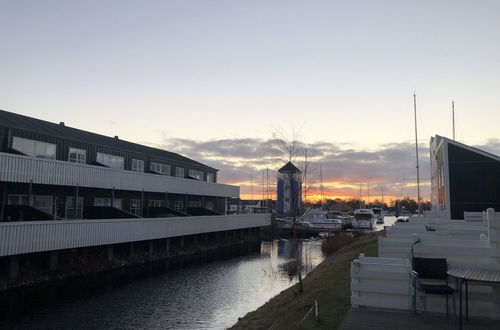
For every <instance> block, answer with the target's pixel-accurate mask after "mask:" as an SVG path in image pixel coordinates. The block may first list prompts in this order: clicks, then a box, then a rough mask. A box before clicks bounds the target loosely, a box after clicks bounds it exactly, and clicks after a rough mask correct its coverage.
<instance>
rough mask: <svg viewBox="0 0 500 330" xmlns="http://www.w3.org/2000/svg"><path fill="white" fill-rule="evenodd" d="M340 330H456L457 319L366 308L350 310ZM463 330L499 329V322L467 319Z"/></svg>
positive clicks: (454, 317)
mask: <svg viewBox="0 0 500 330" xmlns="http://www.w3.org/2000/svg"><path fill="white" fill-rule="evenodd" d="M339 329H340V330H364V329H376V330H399V329H401V330H420V329H429V330H433V329H436V330H448V329H450V330H456V329H458V317H456V316H452V315H451V313H450V316H449V318H446V316H443V315H440V314H439V315H436V314H430V313H427V314H421V315H415V314H413V313H409V312H400V311H387V310H373V309H366V308H351V310H350V311H349V313H348V314H347V316H346V318H345V319H344V321H342V324H341V325H340V327H339ZM463 329H464V330H472V329H474V330H483V329H485V330H492V329H500V321H498V320H497V321H495V320H484V319H482V320H478V319H469V321H465V320H464V323H463Z"/></svg>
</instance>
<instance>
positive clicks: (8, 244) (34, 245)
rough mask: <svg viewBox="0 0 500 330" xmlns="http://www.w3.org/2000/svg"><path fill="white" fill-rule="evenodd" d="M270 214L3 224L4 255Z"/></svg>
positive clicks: (222, 227) (0, 243) (236, 223)
mask: <svg viewBox="0 0 500 330" xmlns="http://www.w3.org/2000/svg"><path fill="white" fill-rule="evenodd" d="M270 224H271V215H270V214H249V215H221V216H205V217H180V218H141V219H102V220H64V221H58V220H54V221H26V222H7V223H0V257H1V256H10V255H18V254H25V253H34V252H44V251H54V250H62V249H74V248H81V247H89V246H100V245H108V244H117V243H126V242H136V241H144V240H153V239H160V238H169V237H178V236H185V235H194V234H201V233H211V232H218V231H227V230H235V229H244V228H255V227H263V226H269V225H270Z"/></svg>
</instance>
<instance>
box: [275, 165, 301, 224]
mask: <svg viewBox="0 0 500 330" xmlns="http://www.w3.org/2000/svg"><path fill="white" fill-rule="evenodd" d="M277 187H278V191H277V196H278V201H277V202H276V211H277V212H278V213H281V214H291V213H292V211H296V212H298V210H299V209H300V206H301V200H302V172H301V171H300V170H299V169H298V168H297V167H296V166H295V165H293V164H292V162H288V163H286V164H285V166H283V167H282V168H280V169H279V170H278V184H277Z"/></svg>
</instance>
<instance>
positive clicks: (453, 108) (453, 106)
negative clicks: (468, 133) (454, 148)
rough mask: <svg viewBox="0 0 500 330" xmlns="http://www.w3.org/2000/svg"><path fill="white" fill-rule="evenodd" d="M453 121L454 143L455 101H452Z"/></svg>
mask: <svg viewBox="0 0 500 330" xmlns="http://www.w3.org/2000/svg"><path fill="white" fill-rule="evenodd" d="M451 120H452V123H453V141H455V101H451Z"/></svg>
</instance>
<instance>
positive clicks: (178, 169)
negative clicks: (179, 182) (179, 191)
mask: <svg viewBox="0 0 500 330" xmlns="http://www.w3.org/2000/svg"><path fill="white" fill-rule="evenodd" d="M175 176H176V177H178V178H183V177H184V168H183V167H176V168H175Z"/></svg>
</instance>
